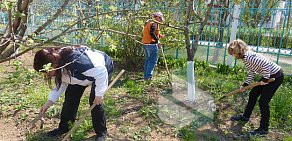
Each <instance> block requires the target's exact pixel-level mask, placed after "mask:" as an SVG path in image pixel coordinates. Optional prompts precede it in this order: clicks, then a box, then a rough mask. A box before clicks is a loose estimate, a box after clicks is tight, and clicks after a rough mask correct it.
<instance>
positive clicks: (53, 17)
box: [33, 0, 70, 35]
mask: <svg viewBox="0 0 292 141" xmlns="http://www.w3.org/2000/svg"><path fill="white" fill-rule="evenodd" d="M69 1H70V0H65V1H64V3H63V5H62V6H61V7H60V8H59V9H58V10H57V12H56V13H55V14H54V15H53V16H52V18H50V19H48V20H47V21H46V22H45V23H44V24H43V25H41V26H40V27H38V29H36V30H35V31H34V32H33V33H34V34H35V35H38V34H39V32H41V31H42V30H44V29H45V28H46V27H47V26H48V25H49V24H51V23H52V22H53V21H54V20H55V19H57V18H58V16H59V15H60V14H61V13H62V12H63V11H64V9H65V8H66V6H67V5H68V3H69Z"/></svg>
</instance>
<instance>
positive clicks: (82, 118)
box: [62, 70, 125, 141]
mask: <svg viewBox="0 0 292 141" xmlns="http://www.w3.org/2000/svg"><path fill="white" fill-rule="evenodd" d="M124 72H125V70H121V72H120V73H119V74H118V75H117V76H116V78H115V79H114V80H113V81H112V82H111V83H110V84H109V86H108V88H107V90H106V91H105V93H106V92H107V91H108V90H109V89H110V88H111V87H112V86H113V85H114V84H115V83H116V81H117V80H118V79H119V78H120V77H121V76H122V75H123V73H124ZM95 106H96V103H95V102H94V103H93V104H92V105H91V106H90V108H89V109H88V110H87V111H86V112H85V114H84V115H83V116H82V117H81V118H80V119H79V120H78V121H77V122H76V123H75V124H74V126H73V127H72V128H71V130H70V131H69V132H68V133H67V134H66V136H65V137H64V138H63V139H62V141H67V140H69V137H70V135H71V134H72V133H73V132H74V131H75V130H76V128H77V127H78V126H79V125H80V124H81V123H82V122H83V121H84V119H85V118H86V117H87V115H89V114H90V112H91V110H92V109H93V108H94V107H95Z"/></svg>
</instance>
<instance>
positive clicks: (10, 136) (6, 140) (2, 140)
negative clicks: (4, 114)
mask: <svg viewBox="0 0 292 141" xmlns="http://www.w3.org/2000/svg"><path fill="white" fill-rule="evenodd" d="M12 123H13V122H11V121H5V120H4V119H1V120H0V141H22V140H24V139H25V138H24V137H23V135H21V131H19V130H18V129H17V127H16V126H14V125H13V124H12Z"/></svg>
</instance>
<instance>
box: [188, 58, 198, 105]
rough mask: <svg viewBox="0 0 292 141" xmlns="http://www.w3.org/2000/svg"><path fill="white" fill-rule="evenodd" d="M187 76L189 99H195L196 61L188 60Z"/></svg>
mask: <svg viewBox="0 0 292 141" xmlns="http://www.w3.org/2000/svg"><path fill="white" fill-rule="evenodd" d="M187 78H188V100H189V101H192V102H193V101H195V99H196V95H195V71H194V61H188V62H187Z"/></svg>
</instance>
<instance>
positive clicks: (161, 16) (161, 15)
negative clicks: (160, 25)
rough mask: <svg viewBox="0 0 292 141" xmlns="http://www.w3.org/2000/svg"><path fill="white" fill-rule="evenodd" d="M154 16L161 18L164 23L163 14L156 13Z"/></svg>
mask: <svg viewBox="0 0 292 141" xmlns="http://www.w3.org/2000/svg"><path fill="white" fill-rule="evenodd" d="M152 15H153V16H156V17H160V18H161V20H162V21H164V18H163V14H162V13H161V12H154V13H153V14H152Z"/></svg>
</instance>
